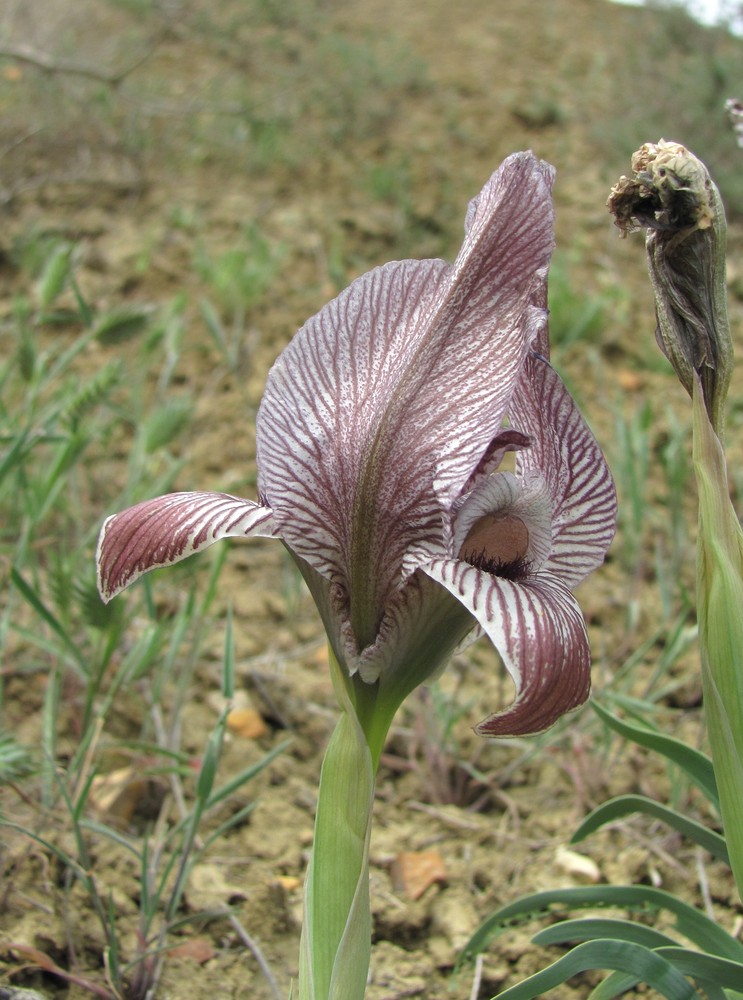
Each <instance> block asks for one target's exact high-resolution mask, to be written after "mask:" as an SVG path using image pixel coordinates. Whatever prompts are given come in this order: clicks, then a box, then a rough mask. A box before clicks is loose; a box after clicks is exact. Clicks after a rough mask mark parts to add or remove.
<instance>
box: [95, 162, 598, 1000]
mask: <svg viewBox="0 0 743 1000" xmlns="http://www.w3.org/2000/svg"><path fill="white" fill-rule="evenodd" d="M552 178H553V171H552V168H551V167H549V165H548V164H546V163H543V162H540V161H538V160H537V159H536V157H534V155H533V154H531V153H517V154H514V155H513V156H510V157H509V158H508V159H507V160H506V161H505V162H504V163H503V164H502V165H501V167H500V168H499V169H498V170H497V171H496V172H495V173H494V174H493V175H492V177H491V178H490V180H489V181H488V182H487V183H486V185H485V186H484V187H483V189H482V191H481V192H480V194H479V195H478V196H477V197H476V198H475V199H474V200H473V201H472V202H471V203H470V205H469V209H468V212H467V216H466V221H465V236H464V242H463V244H462V248H461V250H460V252H459V255H458V256H457V259H456V261H455V262H454V264H452V265H450V264H447V263H445V262H444V261H440V260H405V261H396V262H393V263H389V264H386V265H384V266H383V267H379V268H376V269H375V270H373V271H371V272H369V273H368V274H365V275H362V276H361V277H360V278H358V279H357V280H356V281H354V282H353V283H352V284H351V285H350V286H349V288H347V289H346V290H345V291H344V292H341V294H340V295H339V296H338V297H337V298H336V299H334V300H333V301H332V302H330V303H328V304H327V305H326V306H325V307H324V308H323V309H322V310H321V311H320V312H319V313H318V314H317V315H316V316H314V317H313V318H312V319H310V320H308V322H307V323H306V324H305V325H304V326H303V327H302V328H301V329H300V330H299V332H298V333H297V334H296V335H295V337H294V339H293V340H292V341H291V343H290V344H289V346H288V347H287V348H286V349H285V350H284V351H283V353H282V354H281V356H280V357H279V358H278V360H277V361H276V363H275V365H274V367H273V368H272V370H271V372H270V374H269V376H268V380H267V383H266V389H265V392H264V396H263V400H262V402H261V406H260V409H259V412H258V419H257V433H256V441H257V459H258V469H259V476H258V501H257V502H255V501H251V500H246V499H242V498H240V497H235V496H232V495H229V494H225V493H195V492H189V493H175V494H168V495H166V496H161V497H157V498H155V499H153V500H147V501H144V502H142V503H140V504H137V505H135V506H134V507H131V508H129V509H127V510H124V511H122V512H120V513H118V514H114V515H113V516H112V517H109V518H108V519H107V520H106V522H105V524H104V526H103V528H102V531H101V535H100V541H99V548H98V574H99V589H100V592H101V595H102V596H103V598H104V599H105V600H110V599H111V598H112V597H113V596H114V595H115V594H117V593H118V592H119V591H121V590H123V589H124V588H125V587H127V586H128V585H129V584H130V583H132V582H134V581H135V580H136V579H137V578H138V577H140V576H141V575H142V574H143V573H145V572H147V571H148V570H151V569H154V568H156V567H158V566H165V565H170V564H173V563H176V562H178V561H179V560H181V559H184V558H186V557H187V556H189V555H191V554H193V553H195V552H197V551H200V550H201V549H203V548H205V547H206V546H208V545H211V544H212V543H214V542H217V541H219V540H220V539H223V538H227V537H236V538H242V539H245V538H249V537H251V536H261V535H262V536H267V537H272V538H277V539H280V540H281V541H282V542H283V543H284V545H285V546H286V548H287V550H288V551H289V553H290V554H291V556H292V558H293V559H294V561H295V562H296V564H297V565H298V567H299V569H300V571H301V573H302V576H303V577H304V580H305V582H306V583H307V586H308V588H309V590H310V592H311V594H312V596H313V598H314V600H315V603H316V605H317V608H318V611H319V613H320V615H321V618H322V621H323V624H324V626H325V630H326V632H327V636H328V642H329V647H330V656H329V661H330V669H331V676H332V679H333V687H334V691H335V695H336V698H337V701H338V705H339V709H340V718H339V721H338V724H337V727H336V729H335V732H334V733H333V735H332V737H331V739H330V743H329V746H328V748H327V751H326V755H325V759H324V762H323V766H322V773H321V777H320V790H319V796H318V804H317V813H316V819H315V840H314V845H313V852H312V858H311V861H310V867H309V872H308V875H307V880H306V888H305V918H304V925H303V929H302V940H301V944H300V975H299V984H298V995H299V998H300V1000H361V998H362V997H363V996H364V993H365V988H366V979H367V970H368V965H369V961H370V952H371V940H370V939H371V917H370V912H369V836H370V829H371V816H372V803H373V798H374V786H375V778H376V772H377V767H378V764H379V760H380V756H381V753H382V749H383V746H384V742H385V739H386V736H387V733H388V730H389V727H390V725H391V723H392V719H393V717H394V715H395V713H396V711H397V709H398V708H399V707H400V705H401V704H402V703H403V701H404V700H405V698H406V697H407V696H408V695H409V694H410V693H411V692H412V691H414V690H415V688H417V687H418V686H419V685H421V684H424V683H426V682H427V681H429V680H431V679H433V678H435V676H436V675H437V674H438V673H439V672H440V671H441V670H443V669H444V667H445V666H446V663H447V661H448V659H449V657H450V656H451V654H452V653H453V652H454V651H455V650H456V648H457V647H458V646H459V644H460V643H461V642H463V641H465V640H467V639H470V638H474V637H475V636H476V635H477V634H478V633H479V632H480V631H481V632H483V633H485V634H486V635H487V636H488V638H489V639H490V640H491V642H492V643H493V645H494V646H495V647H496V649H497V650H498V652H499V653H500V655H501V657H502V660H503V662H504V664H505V666H506V669H507V670H508V672H509V673H510V675H511V677H512V679H513V682H514V685H515V688H516V697H515V699H514V701H513V703H512V704H511V705H510V706H508V707H507V708H505V709H504V710H502V711H500V712H495V713H493V714H492V715H490V716H489V717H488V718H486V719H485V720H484V721H483V722H481V723H480V725H479V726H478V727H477V731H478V732H479V733H480V735H483V736H506V735H524V734H527V733H534V732H540V731H542V730H544V729H547V728H548V727H549V726H551V725H552V724H553V723H554V722H555V721H556V720H557V719H558V718H559V717H560V716H562V715H563V714H564V713H566V712H568V711H570V710H571V709H573V708H575V707H577V706H578V705H579V704H581V703H582V702H583V701H585V699H586V698H587V696H588V690H589V673H590V651H589V647H588V640H587V636H586V630H585V624H584V621H583V616H582V614H581V611H580V608H579V607H578V604H577V602H576V601H575V598H574V597H573V595H572V590H573V588H574V587H575V585H576V584H577V583H578V582H579V581H580V580H582V579H583V578H584V577H585V576H587V575H588V573H590V572H591V571H592V570H593V569H595V568H596V567H597V566H599V565H600V564H601V562H602V561H603V558H604V554H605V552H606V549H607V547H608V545H609V543H610V541H611V539H612V536H613V534H614V527H615V519H616V501H615V492H614V484H613V481H612V479H611V476H610V474H609V472H608V468H607V465H606V463H605V461H604V458H603V455H602V454H601V451H600V449H599V447H598V444H597V443H596V441H595V439H594V438H593V435H592V434H591V432H590V430H589V429H588V427H587V426H586V424H585V423H584V421H583V420H582V418H581V416H580V413H579V411H578V408H577V406H576V405H575V403H574V401H573V400H572V398H571V396H570V394H569V393H568V391H567V389H566V388H565V387H564V385H563V384H562V382H561V380H560V378H559V377H558V375H557V373H556V372H555V370H554V368H553V367H552V366H551V365H550V363H549V360H548V355H549V340H548V335H547V311H546V308H545V305H546V298H547V288H546V285H547V270H548V266H549V261H550V257H551V253H552V248H553V243H554V236H553V225H554V219H553V206H552V194H551V187H552ZM510 451H514V452H516V458H515V473H511V472H505V471H502V470H500V464H501V460H502V459H503V457H504V455H505V454H506V452H510Z"/></svg>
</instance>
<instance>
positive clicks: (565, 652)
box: [423, 559, 591, 736]
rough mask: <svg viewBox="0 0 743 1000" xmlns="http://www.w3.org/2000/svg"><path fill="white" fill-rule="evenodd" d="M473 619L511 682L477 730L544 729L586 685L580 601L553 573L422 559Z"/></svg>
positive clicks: (577, 700) (575, 702)
mask: <svg viewBox="0 0 743 1000" xmlns="http://www.w3.org/2000/svg"><path fill="white" fill-rule="evenodd" d="M423 571H424V572H425V573H427V574H428V575H429V576H430V577H431V578H432V579H433V580H436V581H437V582H438V583H440V584H441V585H442V586H443V587H445V588H446V589H447V590H448V591H449V593H451V594H453V595H454V597H456V598H457V600H459V601H461V603H462V604H463V605H464V606H465V607H466V608H467V609H468V610H469V611H470V612H471V614H472V615H474V617H475V618H476V619H477V621H478V622H479V624H480V625H481V626H482V628H483V630H484V631H485V633H486V634H487V636H488V638H489V639H490V641H491V642H492V643H493V645H494V646H495V648H496V649H497V650H498V652H499V653H500V655H501V658H502V660H503V663H504V665H505V667H506V669H507V670H508V672H509V674H510V675H511V677H512V679H513V682H514V684H515V685H516V698H515V700H514V701H513V702H512V704H511V705H510V706H508V707H507V708H505V709H504V710H503V711H501V712H497V713H495V714H493V715H491V716H489V717H488V718H487V719H484V720H483V721H482V722H481V723H480V724H479V725H478V726H477V727H476V730H477V732H478V733H479V734H480V735H482V736H522V735H526V734H528V733H538V732H541V731H542V730H544V729H548V728H549V727H550V726H551V725H552V724H553V723H554V722H556V721H557V719H559V718H560V716H561V715H564V714H565V713H566V712H569V711H571V709H574V708H577V707H578V706H579V705H582V704H583V702H584V701H585V700H586V698H587V697H588V694H589V692H590V664H591V657H590V650H589V647H588V638H587V636H586V629H585V624H584V621H583V616H582V614H581V611H580V608H579V607H578V605H577V603H576V601H575V598H574V597H573V595H572V594H571V593H570V591H569V590H568V589H567V587H566V586H565V585H564V584H563V583H562V581H561V580H559V579H558V578H557V577H556V576H554V575H553V574H551V573H540V574H538V575H537V576H534V577H530V578H527V579H526V580H520V581H511V580H504V579H501V578H499V577H496V576H492V575H491V574H489V573H485V572H483V571H482V570H478V569H475V567H474V566H470V565H469V564H468V563H465V562H462V561H460V560H456V559H440V560H435V561H434V562H432V563H431V565H430V566H425V567H423Z"/></svg>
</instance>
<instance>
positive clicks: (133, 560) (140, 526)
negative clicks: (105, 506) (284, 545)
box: [96, 493, 278, 604]
mask: <svg viewBox="0 0 743 1000" xmlns="http://www.w3.org/2000/svg"><path fill="white" fill-rule="evenodd" d="M277 534H278V532H277V530H276V527H275V525H274V524H273V512H272V510H271V508H270V507H266V506H262V505H261V504H257V503H254V502H253V501H252V500H244V499H242V498H241V497H235V496H231V495H230V494H229V493H167V494H165V495H164V496H160V497H155V498H154V499H153V500H144V501H143V502H142V503H138V504H135V506H133V507H128V508H127V509H126V510H122V511H120V513H118V514H113V515H112V516H111V517H109V518H107V519H106V520H105V521H104V523H103V527H102V528H101V532H100V535H99V538H98V548H97V553H96V565H97V572H98V592H99V594H100V595H101V599H102V600H103V601H104V602H105V603H106V604H107V603H108V602H109V601H110V600H111V599H112V598H113V597H115V596H116V595H117V594H118V593H120V592H121V591H122V590H124V589H125V588H126V587H128V586H129V585H130V584H132V583H134V581H135V580H137V579H139V577H140V576H142V575H143V574H144V573H147V572H149V570H152V569H158V568H160V567H162V566H172V565H173V564H174V563H177V562H181V560H183V559H187V558H188V557H189V556H191V555H193V554H194V553H196V552H200V551H201V550H202V549H205V548H207V547H208V546H209V545H213V544H214V542H218V541H220V540H221V539H223V538H249V537H251V536H263V537H269V538H270V537H276V536H277Z"/></svg>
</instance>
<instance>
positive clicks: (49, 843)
mask: <svg viewBox="0 0 743 1000" xmlns="http://www.w3.org/2000/svg"><path fill="white" fill-rule="evenodd" d="M16 250H17V253H16V256H15V265H16V268H17V278H18V282H17V284H18V285H19V286H21V287H22V288H23V289H24V291H23V292H22V293H20V294H19V295H18V296H17V297H16V299H15V301H14V303H13V307H12V309H11V311H10V313H9V315H8V316H6V317H5V319H4V320H3V321H2V325H3V328H2V330H0V335H2V336H3V337H4V338H5V340H6V341H7V342H10V343H11V344H12V345H13V348H12V350H11V351H10V352H9V354H8V357H7V359H6V360H5V362H4V363H3V365H2V368H1V369H0V449H1V450H0V567H2V569H3V572H5V571H6V570H7V580H6V581H5V584H6V585H5V586H4V591H5V593H6V597H7V599H6V601H5V602H4V605H3V608H2V611H1V612H0V659H1V660H2V663H3V671H2V672H0V795H2V807H1V808H0V823H2V825H3V826H4V827H5V831H6V834H7V833H10V832H13V834H14V836H15V835H18V836H20V837H21V838H26V840H27V841H28V842H32V843H33V844H35V845H36V849H38V850H41V851H42V852H43V853H44V854H45V855H46V856H47V858H48V859H50V860H51V861H53V862H54V863H55V864H56V865H57V866H58V870H59V871H60V872H61V876H60V878H61V880H62V882H63V884H64V886H65V892H64V893H63V894H62V897H63V899H64V900H66V899H67V898H68V895H69V891H70V889H71V887H72V886H73V884H75V883H78V884H79V885H81V886H82V888H83V890H84V892H85V893H86V895H87V899H88V905H89V906H90V908H91V909H92V911H93V913H94V914H95V917H96V919H97V922H98V924H99V927H100V933H101V935H102V940H103V942H104V946H103V948H104V950H103V961H104V966H105V970H99V971H97V972H96V971H93V972H88V971H87V970H82V971H81V970H80V969H78V968H76V967H75V963H74V959H73V960H72V962H71V963H70V965H69V967H65V968H62V967H61V965H60V964H58V963H57V962H56V961H53V960H52V958H50V957H49V956H45V955H43V954H42V953H41V952H36V953H35V956H34V957H33V961H34V962H36V963H41V965H42V967H43V968H45V969H46V970H47V971H51V972H54V974H55V975H56V976H60V977H62V978H63V979H67V980H68V982H75V983H77V984H78V985H80V986H82V987H83V988H85V989H87V990H88V991H89V992H90V993H92V994H93V995H96V996H99V997H103V998H108V1000H114V998H122V997H126V998H127V1000H138V998H142V1000H144V997H146V996H152V995H153V993H154V990H155V988H156V985H157V982H158V980H159V978H160V975H161V972H162V967H163V962H164V960H165V958H166V956H167V951H168V948H169V947H171V942H170V936H171V934H172V932H173V931H174V930H175V929H176V928H178V927H181V926H182V925H183V924H186V923H188V922H190V921H192V920H196V919H199V920H202V921H203V919H210V918H212V917H214V914H210V915H206V916H205V915H203V914H201V915H198V914H188V915H187V916H186V915H184V908H183V905H182V903H183V894H184V890H185V887H186V884H187V881H188V878H189V874H190V872H191V871H192V869H193V866H194V865H195V864H196V863H198V861H199V860H200V859H201V858H203V856H204V852H206V851H207V850H208V849H209V847H210V846H211V845H212V844H213V843H214V842H215V840H217V839H218V838H219V837H221V836H222V835H223V834H224V833H226V832H227V831H228V830H229V829H231V828H232V827H234V826H235V825H237V824H239V823H242V822H244V821H245V819H246V817H247V815H248V814H249V812H250V811H251V810H252V808H253V806H254V805H255V802H254V800H252V799H249V800H248V801H247V802H243V804H242V805H240V806H238V807H236V808H232V806H231V805H230V806H228V809H227V810H225V808H224V807H225V803H228V800H231V799H232V798H233V797H234V795H235V793H236V792H241V791H244V789H245V786H246V785H247V784H248V783H249V782H250V780H251V778H252V777H254V775H255V774H257V773H258V772H259V771H260V770H262V769H263V768H264V767H266V766H267V765H268V764H269V763H270V761H271V760H272V759H273V758H274V757H275V756H276V754H277V753H279V752H280V751H281V750H282V749H283V745H281V746H278V747H275V748H274V749H273V750H272V751H271V752H270V753H268V754H266V755H264V756H263V757H261V758H259V759H258V760H256V761H253V762H252V763H250V764H249V765H248V766H247V767H245V768H244V769H243V770H242V771H240V773H238V774H236V775H233V776H231V777H230V778H228V779H227V780H221V779H220V777H219V759H220V755H221V750H222V746H223V743H224V736H225V729H226V719H227V712H228V710H229V707H230V703H231V699H232V695H233V693H234V654H233V650H232V640H231V629H230V627H229V623H228V627H227V638H226V647H225V653H224V657H223V664H222V673H223V677H222V685H221V696H222V699H223V703H224V705H225V708H224V710H223V711H222V713H221V715H220V716H219V718H218V720H217V721H216V723H215V726H214V728H213V730H212V732H211V735H210V736H209V737H208V740H207V742H206V745H205V746H204V748H203V750H202V752H201V754H200V755H199V759H198V767H197V768H196V769H195V768H194V760H193V757H192V756H191V755H188V754H186V753H185V752H184V751H183V749H182V747H181V742H180V732H181V728H180V722H179V717H180V713H181V711H182V709H183V706H184V703H185V701H186V699H187V695H188V692H189V689H190V686H191V684H192V683H193V680H194V674H195V670H196V668H197V666H198V664H199V663H200V661H201V658H202V644H203V639H204V636H205V634H206V632H207V628H208V626H210V625H211V624H212V618H211V616H210V612H211V604H212V601H213V599H214V595H215V592H216V586H217V580H218V577H219V574H220V571H221V567H222V563H223V559H224V555H226V549H224V550H223V553H222V556H221V557H220V556H219V555H217V556H216V557H215V558H213V559H212V560H206V561H203V569H202V570H198V571H197V572H196V573H193V574H190V575H189V576H188V577H186V576H185V575H182V576H181V580H182V581H183V582H184V587H183V592H182V595H181V597H180V599H178V600H177V601H174V602H172V604H171V606H170V607H166V608H164V609H163V608H160V607H158V606H157V605H156V604H155V602H154V600H153V598H152V591H151V588H150V587H149V586H148V585H147V583H145V585H144V586H143V587H142V588H140V589H139V592H138V594H137V595H136V596H134V598H133V600H131V601H128V602H114V603H112V604H110V605H104V604H103V603H102V602H101V600H100V598H99V596H98V593H97V589H96V582H95V575H94V552H95V540H96V535H97V533H98V530H99V527H100V522H101V519H102V516H103V514H104V512H105V511H107V510H113V509H119V508H121V507H124V506H127V505H128V504H131V503H134V502H136V501H137V500H139V499H141V497H142V494H143V493H144V494H147V495H149V494H152V493H158V492H166V491H167V490H168V489H171V488H172V487H173V484H174V478H175V475H176V473H177V471H178V468H179V458H178V447H179V442H180V440H181V439H182V437H183V435H184V432H185V431H186V429H187V428H188V426H189V422H190V419H191V415H192V412H193V408H194V401H193V400H192V399H191V397H190V396H189V395H179V394H177V393H174V392H173V391H172V390H173V381H174V378H173V377H174V372H175V369H176V367H177V363H178V354H179V344H180V333H181V332H182V316H183V310H184V308H185V303H184V301H182V300H176V301H174V302H172V303H169V304H167V305H166V306H165V307H163V308H161V309H154V308H152V307H151V306H149V305H148V304H142V305H136V304H134V305H132V304H129V305H127V307H126V309H120V308H117V309H112V310H97V309H96V308H95V307H94V305H93V304H91V303H90V302H89V301H88V300H87V299H86V298H85V296H84V295H83V293H82V291H81V289H80V287H79V285H78V282H77V279H76V275H75V269H76V255H77V249H76V247H75V246H74V245H73V244H70V243H67V242H64V241H60V240H46V239H43V240H39V241H35V240H34V238H33V237H29V239H28V240H27V241H26V243H25V244H24V245H23V246H20V245H19V246H18V247H17V248H16ZM123 449H125V450H126V452H127V453H128V454H129V455H130V457H129V460H128V464H126V463H123V462H121V460H120V459H117V458H116V455H117V454H121V453H122V450H123ZM122 470H123V471H122ZM202 573H207V574H208V576H209V579H208V580H207V585H206V586H205V587H204V585H203V583H204V581H203V579H202ZM197 595H202V596H197ZM125 634H126V636H127V641H126V642H124V641H123V638H124V635H125ZM123 699H127V704H128V710H127V712H126V713H121V712H120V705H121V703H122V700H123ZM16 730H17V731H16ZM31 746H32V747H33V750H31V749H30V747H31ZM122 760H125V761H128V762H129V764H128V766H129V767H130V769H131V771H132V774H135V775H136V776H137V777H138V778H140V779H142V780H145V781H147V782H151V783H152V787H153V788H154V789H155V791H156V792H157V795H156V806H155V811H154V813H153V814H152V815H148V816H142V817H140V818H139V819H137V820H136V822H134V820H130V821H129V823H128V824H127V823H124V825H123V826H122V825H121V824H120V823H119V822H118V821H117V820H116V819H110V820H109V819H106V818H101V814H100V811H99V810H97V809H96V807H95V802H94V799H95V789H96V787H97V785H98V783H99V782H100V781H104V782H105V781H106V780H108V778H107V776H109V775H110V774H111V773H112V772H114V773H115V772H116V769H117V767H120V765H121V762H122ZM106 841H107V842H109V843H112V844H115V845H116V846H117V847H118V848H120V849H121V850H122V851H123V852H124V854H125V856H127V857H129V858H130V859H133V861H134V867H135V871H136V877H137V880H138V889H137V891H136V893H134V895H135V898H136V899H137V900H138V915H137V917H136V921H135V926H133V927H131V928H129V931H128V933H129V941H128V943H127V941H126V938H125V931H124V929H123V928H124V927H125V922H124V921H123V919H122V915H121V914H120V913H119V912H117V908H116V907H114V904H113V902H112V895H111V892H112V890H111V887H110V886H109V884H108V878H109V875H108V872H107V871H106V869H105V867H100V866H99V864H98V863H97V858H98V857H99V856H100V852H101V847H102V845H103V843H104V842H106ZM13 885H14V877H13V875H12V874H11V876H10V877H9V879H8V881H7V884H6V886H5V897H4V898H5V900H6V901H7V899H8V898H9V897H10V896H12V893H13ZM60 905H63V906H65V905H67V904H66V903H65V902H63V903H61V904H60ZM219 916H220V917H222V918H223V919H229V920H231V921H233V923H234V924H235V925H237V922H236V919H235V917H234V915H232V914H231V913H230V911H229V909H228V908H224V909H223V910H221V911H220V913H219ZM237 926H239V925H237ZM131 940H135V941H136V945H135V946H134V947H132V945H131ZM75 950H76V949H74V948H73V949H71V953H72V955H74V954H75ZM45 963H46V964H45Z"/></svg>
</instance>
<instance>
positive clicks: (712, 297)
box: [608, 139, 732, 434]
mask: <svg viewBox="0 0 743 1000" xmlns="http://www.w3.org/2000/svg"><path fill="white" fill-rule="evenodd" d="M632 170H633V173H634V176H633V177H632V178H627V177H621V178H620V179H619V181H618V182H617V184H615V185H614V187H613V188H612V191H611V195H610V196H609V201H608V206H609V211H610V212H611V213H612V214H613V215H614V220H615V224H616V225H617V226H618V227H619V229H620V230H621V231H622V235H626V234H627V233H628V232H634V231H635V230H637V229H641V228H647V229H648V235H647V244H646V246H647V254H648V269H649V272H650V280H651V282H652V284H653V289H654V291H655V306H656V317H657V321H658V326H657V330H656V337H657V340H658V344H659V345H660V348H661V350H662V351H663V353H664V354H665V355H666V357H667V358H668V360H669V361H670V362H671V364H672V365H673V368H674V370H675V372H676V374H677V375H678V378H679V380H680V381H681V383H682V385H683V386H684V388H685V389H686V391H687V392H688V393H689V395H690V396H691V395H692V392H693V386H694V373H695V372H696V373H697V374H698V375H699V377H700V379H701V382H702V387H703V389H704V399H705V404H706V407H707V412H708V413H709V416H710V420H711V421H712V425H713V427H714V428H715V430H716V431H717V432H718V434H720V433H721V432H722V426H723V420H724V416H723V414H724V407H725V398H726V395H727V390H728V385H729V383H730V374H731V370H732V342H731V338H730V327H729V324H728V319H727V298H726V294H727V293H726V286H725V239H726V233H727V226H726V223H725V212H724V209H723V207H722V201H721V200H720V195H719V192H718V190H717V188H716V187H715V184H714V183H713V181H712V179H711V177H710V175H709V172H708V171H707V168H706V167H705V165H704V164H703V163H702V161H701V160H699V159H697V157H696V156H694V154H693V153H690V152H689V151H688V150H687V149H685V148H684V147H683V146H681V145H679V144H678V143H676V142H665V141H664V140H662V139H661V141H660V142H658V143H646V144H645V145H644V146H642V147H641V148H640V149H639V150H638V151H637V152H636V153H635V154H634V156H633V157H632Z"/></svg>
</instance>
